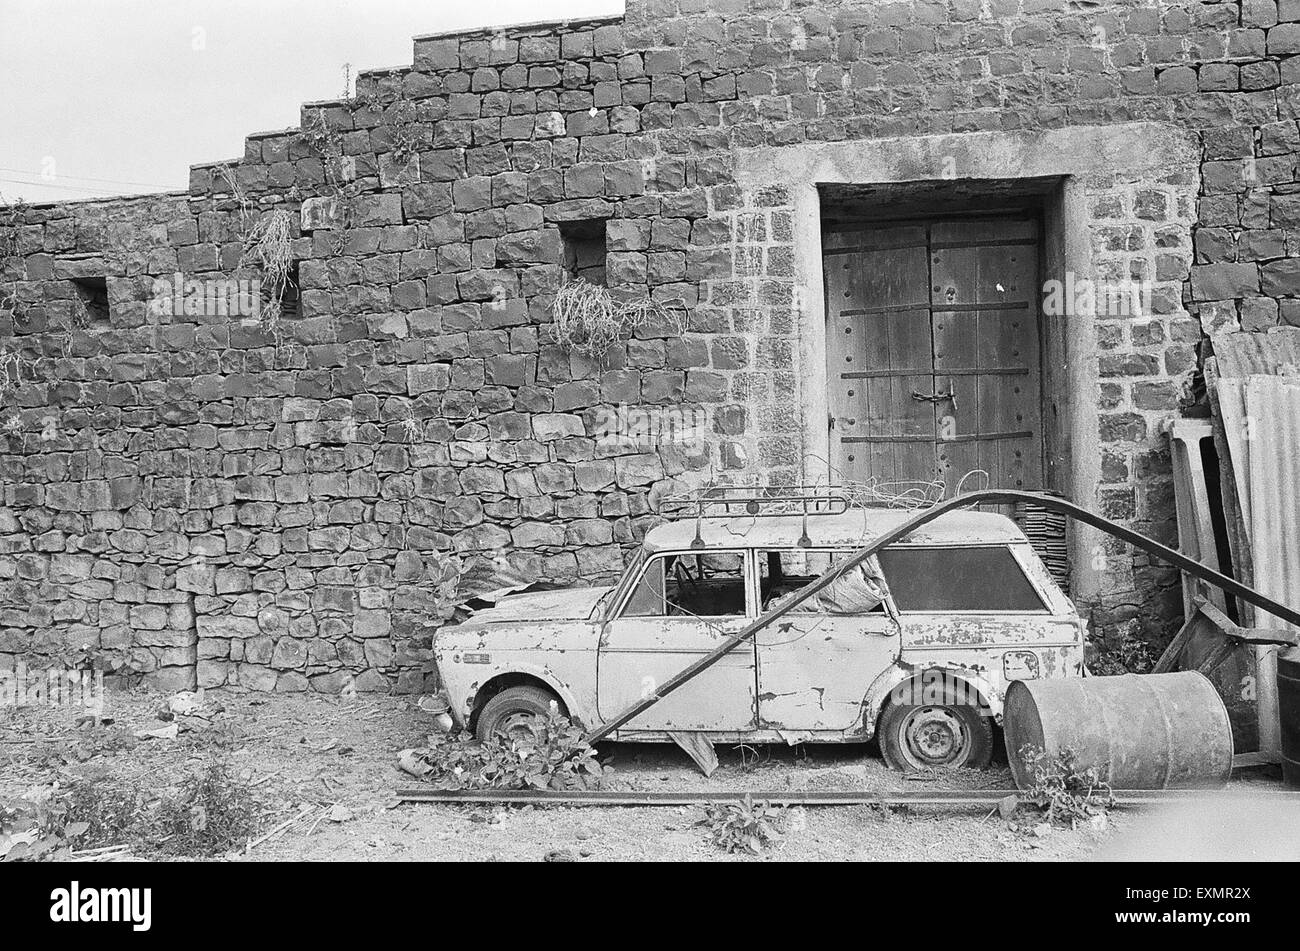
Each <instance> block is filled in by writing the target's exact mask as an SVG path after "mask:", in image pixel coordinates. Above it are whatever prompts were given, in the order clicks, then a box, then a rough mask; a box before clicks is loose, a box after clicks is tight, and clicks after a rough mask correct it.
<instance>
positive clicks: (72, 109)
mask: <svg viewBox="0 0 1300 951" xmlns="http://www.w3.org/2000/svg"><path fill="white" fill-rule="evenodd" d="M622 10H623V0H479V2H471V0H0V196H3V197H2V200H0V204H3V203H4V202H6V201H12V200H14V199H17V198H22V199H24V200H26V201H29V202H40V201H67V200H75V199H81V198H93V197H96V196H104V195H128V194H140V193H143V192H153V191H170V190H177V189H184V188H185V187H186V185H187V183H188V181H189V166H190V165H194V164H198V163H201V162H214V161H220V160H223V159H230V158H237V157H239V156H241V155H243V154H244V136H245V135H248V134H250V133H254V132H266V131H271V130H275V129H285V128H290V127H296V126H297V125H298V107H299V106H300V105H301V104H302V103H304V102H311V101H313V100H319V99H333V98H337V97H339V96H340V95H341V94H342V93H343V90H344V87H345V82H346V76H347V69H346V67H345V64H351V72H352V74H353V75H354V76H355V74H356V72H357V71H359V70H365V69H375V68H384V67H392V66H407V65H410V63H411V57H412V44H411V39H412V37H415V36H419V35H422V34H426V33H440V32H444V31H447V30H459V29H473V28H476V27H482V26H496V25H502V24H510V23H534V22H538V21H546V20H564V19H574V18H581V17H590V16H605V15H609V14H619V13H621V12H622Z"/></svg>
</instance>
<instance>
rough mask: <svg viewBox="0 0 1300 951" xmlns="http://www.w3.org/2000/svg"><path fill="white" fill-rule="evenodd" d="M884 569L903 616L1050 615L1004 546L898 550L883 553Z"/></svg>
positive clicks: (891, 548)
mask: <svg viewBox="0 0 1300 951" xmlns="http://www.w3.org/2000/svg"><path fill="white" fill-rule="evenodd" d="M880 563H881V565H882V566H883V568H884V570H885V577H886V578H887V579H889V589H890V591H891V592H892V593H893V596H894V602H895V603H896V604H897V605H898V609H899V610H900V611H926V612H938V611H1034V612H1040V611H1045V610H1047V606H1046V605H1045V604H1043V600H1042V598H1040V597H1039V595H1038V592H1037V591H1035V590H1034V586H1033V584H1031V583H1030V581H1029V579H1028V578H1026V577H1025V573H1024V571H1023V570H1022V569H1021V567H1020V563H1019V562H1017V561H1016V558H1015V556H1014V555H1013V554H1012V553H1011V550H1010V549H1009V548H1007V547H1005V546H1003V545H980V546H970V547H965V548H922V547H913V546H910V545H907V546H904V545H897V546H893V547H890V548H886V549H885V550H884V551H882V552H881V553H880Z"/></svg>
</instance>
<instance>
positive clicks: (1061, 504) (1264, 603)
mask: <svg viewBox="0 0 1300 951" xmlns="http://www.w3.org/2000/svg"><path fill="white" fill-rule="evenodd" d="M1014 502H1033V503H1035V504H1037V505H1040V506H1042V507H1043V508H1046V509H1049V510H1052V511H1057V512H1062V513H1064V514H1066V515H1069V516H1071V517H1072V518H1074V519H1076V520H1078V521H1080V522H1083V523H1084V524H1085V525H1091V526H1092V527H1093V528H1097V529H1100V530H1101V531H1103V532H1106V533H1107V534H1109V535H1113V536H1115V537H1116V538H1118V539H1120V540H1121V541H1125V542H1128V543H1129V544H1130V545H1134V546H1136V547H1138V548H1141V549H1142V550H1143V551H1146V552H1148V553H1150V554H1152V555H1155V556H1156V557H1157V558H1159V559H1160V560H1161V561H1164V562H1166V563H1168V564H1171V565H1173V566H1174V567H1176V568H1181V569H1182V570H1183V571H1186V572H1188V573H1189V574H1192V575H1195V576H1196V577H1198V578H1201V579H1202V580H1204V581H1207V582H1209V583H1210V584H1212V585H1214V586H1215V587H1217V588H1221V589H1223V590H1224V591H1226V592H1228V593H1229V594H1232V595H1235V596H1236V597H1238V598H1241V599H1242V600H1243V601H1247V602H1249V603H1250V604H1253V605H1255V606H1256V607H1258V608H1263V609H1264V610H1265V611H1267V612H1268V613H1270V614H1272V615H1275V616H1276V617H1279V618H1282V619H1283V620H1284V621H1290V622H1291V623H1292V624H1296V625H1300V612H1297V611H1293V610H1291V609H1290V608H1288V607H1284V606H1283V605H1281V604H1278V603H1277V602H1276V601H1274V600H1272V599H1271V598H1269V597H1266V596H1265V595H1262V594H1260V593H1259V592H1258V591H1256V590H1254V589H1253V588H1248V587H1246V586H1245V585H1244V584H1242V583H1241V582H1239V581H1235V580H1234V579H1232V578H1229V577H1228V576H1227V575H1224V574H1220V573H1219V572H1217V571H1215V570H1214V569H1212V568H1207V567H1205V566H1204V565H1202V564H1201V563H1200V562H1198V561H1194V560H1193V559H1191V558H1188V557H1187V556H1186V555H1184V554H1183V553H1182V552H1180V551H1177V550H1176V549H1173V548H1170V547H1169V546H1168V545H1162V544H1160V542H1157V541H1155V540H1153V539H1150V538H1147V537H1146V536H1145V535H1142V534H1139V533H1138V532H1135V531H1133V530H1132V529H1131V528H1125V527H1124V526H1123V525H1119V524H1116V523H1115V522H1112V521H1110V519H1106V518H1102V517H1101V516H1100V515H1096V514H1094V513H1092V512H1089V511H1088V510H1087V509H1085V508H1081V507H1080V506H1078V505H1075V504H1074V503H1073V502H1067V501H1066V500H1064V499H1060V498H1056V497H1054V496H1050V495H1044V494H1042V493H1039V492H1023V491H1017V490H1013V489H984V490H981V491H979V492H971V493H970V494H968V495H960V496H957V497H956V498H952V499H947V500H946V501H943V502H940V503H938V504H937V505H935V506H933V507H931V508H928V509H926V510H925V511H924V512H918V513H917V514H916V515H914V516H912V517H911V518H909V519H907V520H906V521H905V522H902V523H901V524H899V525H897V526H896V527H894V528H892V529H890V530H889V531H887V532H885V533H884V534H883V535H880V536H879V537H878V538H876V539H874V540H873V541H872V542H871V543H870V544H869V545H867V546H866V547H864V548H860V549H858V550H857V551H856V552H854V553H853V554H852V555H850V556H849V557H848V559H847V560H845V561H843V562H841V563H840V564H838V565H836V566H835V567H834V568H831V569H830V570H829V571H827V572H826V573H825V574H823V575H822V576H821V577H819V578H816V579H814V580H813V581H810V582H808V584H806V585H804V586H803V587H802V588H800V589H799V590H798V591H797V592H795V594H794V595H793V596H792V597H790V598H789V599H787V600H786V601H784V602H783V603H782V604H781V605H779V606H778V607H775V608H773V609H772V610H770V611H768V612H767V613H766V614H763V615H760V616H759V617H757V618H755V619H754V620H753V621H751V622H750V623H749V624H747V625H745V627H744V628H742V629H741V630H740V631H737V632H736V633H735V634H733V635H731V636H730V637H728V638H727V639H726V640H725V641H723V642H722V643H721V644H719V645H718V646H717V647H716V648H714V649H713V650H712V651H710V652H709V653H707V654H705V655H704V656H703V657H701V658H700V659H699V660H697V661H695V662H694V663H692V664H691V665H690V666H689V667H687V668H685V669H684V670H682V671H681V672H680V673H678V674H675V675H674V676H672V677H670V678H669V679H668V680H666V681H665V682H664V683H663V684H661V685H659V686H658V687H657V688H656V689H655V690H653V691H651V692H650V693H649V694H648V695H647V696H645V697H643V698H642V699H640V700H638V701H637V702H636V703H634V704H632V706H630V707H628V708H627V709H626V710H624V711H623V712H622V713H620V714H618V715H617V716H616V717H614V718H613V719H612V720H607V721H605V722H604V723H602V724H601V725H600V726H598V727H596V728H595V729H594V730H592V731H591V732H590V733H588V734H587V735H586V737H585V739H586V740H587V742H588V743H595V742H597V741H599V740H603V739H604V738H605V737H607V736H609V734H611V733H613V732H614V731H615V730H617V729H618V728H619V727H621V726H623V725H624V724H625V723H627V722H628V721H630V720H632V719H634V718H635V717H638V716H640V715H641V714H642V713H644V712H645V711H646V710H649V709H650V708H651V707H653V706H654V705H655V704H656V703H658V702H659V701H660V700H662V699H663V698H664V697H666V696H668V695H669V694H670V693H672V692H673V691H674V690H676V689H677V688H678V687H681V686H682V685H683V684H686V683H689V682H690V681H691V680H693V679H694V678H695V677H697V676H698V675H699V674H702V673H703V672H704V671H706V670H708V669H709V668H710V667H712V666H713V665H714V664H716V663H717V662H718V661H719V660H721V659H722V658H723V657H724V656H726V655H727V654H728V653H730V652H731V651H732V650H734V649H735V648H737V647H739V646H740V645H741V644H743V643H745V642H746V641H748V640H750V639H751V638H752V637H754V635H755V634H757V633H758V632H759V631H761V630H763V629H764V628H765V627H767V626H768V625H769V624H771V623H772V622H774V621H777V620H780V619H781V618H783V617H784V616H785V615H787V614H788V613H790V611H792V610H794V609H795V608H797V607H798V606H799V605H801V604H803V603H804V602H805V601H807V600H808V599H809V598H811V597H812V596H813V595H814V594H816V593H817V592H818V591H821V590H822V589H823V588H825V587H826V586H827V585H829V584H831V583H832V582H834V581H835V580H836V579H837V578H839V577H840V576H841V575H842V574H844V573H845V572H847V571H849V570H850V569H852V568H854V567H856V566H857V565H859V564H861V563H862V562H864V561H866V560H867V559H868V558H870V557H871V556H872V555H874V554H876V552H878V551H880V550H881V549H882V548H885V547H886V546H888V545H892V544H893V543H894V542H896V541H898V540H899V539H901V538H905V537H907V536H908V535H910V534H912V532H914V531H916V530H917V529H918V528H920V527H921V526H922V525H925V524H926V523H927V522H932V521H934V520H935V519H936V518H938V517H939V516H941V515H944V514H946V513H948V512H951V511H953V510H955V509H961V508H968V507H970V506H974V505H985V504H997V505H1006V504H1009V503H1014Z"/></svg>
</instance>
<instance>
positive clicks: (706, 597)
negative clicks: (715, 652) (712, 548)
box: [622, 552, 745, 617]
mask: <svg viewBox="0 0 1300 951" xmlns="http://www.w3.org/2000/svg"><path fill="white" fill-rule="evenodd" d="M744 614H745V558H744V555H742V554H741V553H740V552H710V553H708V554H689V555H660V556H658V557H656V558H652V559H650V561H649V562H647V564H646V567H645V570H644V571H643V572H642V573H641V577H640V578H638V579H637V582H636V584H635V585H634V586H633V589H632V593H631V595H630V597H629V598H628V601H627V604H626V606H625V607H624V609H623V614H622V616H623V617H692V616H696V617H732V616H736V617H743V616H744Z"/></svg>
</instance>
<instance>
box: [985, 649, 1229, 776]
mask: <svg viewBox="0 0 1300 951" xmlns="http://www.w3.org/2000/svg"><path fill="white" fill-rule="evenodd" d="M1003 727H1004V732H1005V734H1006V745H1007V760H1008V761H1009V762H1010V764H1011V772H1012V773H1013V774H1014V776H1015V779H1016V785H1017V786H1019V787H1020V788H1022V789H1023V788H1025V787H1026V786H1028V785H1030V783H1031V782H1032V779H1033V777H1032V775H1031V770H1030V769H1029V767H1028V766H1027V764H1026V762H1025V759H1024V757H1023V756H1022V754H1021V751H1022V750H1023V749H1024V748H1025V747H1026V746H1029V747H1038V748H1041V749H1043V750H1045V751H1046V752H1047V753H1048V754H1049V755H1051V756H1053V757H1054V756H1055V755H1056V754H1057V753H1059V752H1061V751H1062V750H1066V749H1072V750H1074V752H1075V753H1076V754H1077V755H1078V761H1079V766H1080V767H1081V768H1087V767H1089V766H1097V767H1100V768H1102V769H1103V770H1105V771H1106V772H1107V774H1108V776H1109V780H1110V784H1111V786H1112V787H1113V788H1115V789H1195V788H1211V787H1215V786H1222V785H1224V784H1225V783H1227V781H1228V778H1229V777H1230V776H1231V774H1232V755H1233V747H1232V723H1231V721H1229V719H1228V710H1227V707H1225V706H1224V703H1223V699H1222V698H1221V697H1220V696H1219V694H1218V691H1217V690H1215V689H1214V685H1213V684H1212V683H1210V680H1209V678H1207V677H1206V676H1205V675H1204V674H1201V673H1198V672H1196V671H1183V672H1180V673H1173V674H1124V675H1123V676H1120V677H1080V678H1071V679H1066V680H1022V681H1016V682H1015V683H1013V684H1012V685H1011V687H1010V689H1009V690H1008V691H1007V698H1006V703H1005V704H1004V707H1003Z"/></svg>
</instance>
